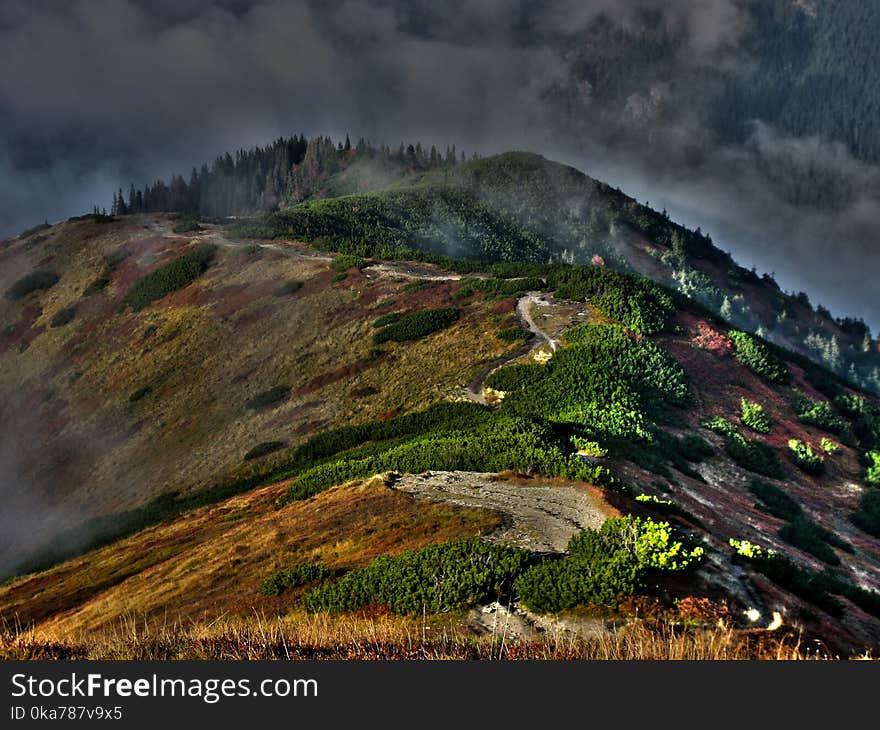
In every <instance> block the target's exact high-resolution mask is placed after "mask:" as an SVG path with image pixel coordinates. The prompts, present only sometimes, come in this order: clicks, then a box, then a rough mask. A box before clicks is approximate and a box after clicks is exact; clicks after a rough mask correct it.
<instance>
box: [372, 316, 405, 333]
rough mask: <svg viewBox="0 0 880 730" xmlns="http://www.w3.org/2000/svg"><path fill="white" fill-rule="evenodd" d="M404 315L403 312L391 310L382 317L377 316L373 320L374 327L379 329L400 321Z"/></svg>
mask: <svg viewBox="0 0 880 730" xmlns="http://www.w3.org/2000/svg"><path fill="white" fill-rule="evenodd" d="M402 316H403V312H389V313H388V314H383V315H382V316H381V317H377V318H376V319H374V320H373V327H374V328H376V329H378V328H379V327H387V326H388V325H390V324H395V323H396V322H399V321H400V318H401V317H402Z"/></svg>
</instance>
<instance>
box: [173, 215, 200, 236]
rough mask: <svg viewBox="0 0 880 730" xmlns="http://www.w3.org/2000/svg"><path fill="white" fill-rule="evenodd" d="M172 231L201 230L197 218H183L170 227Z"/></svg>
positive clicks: (194, 231) (193, 231)
mask: <svg viewBox="0 0 880 730" xmlns="http://www.w3.org/2000/svg"><path fill="white" fill-rule="evenodd" d="M171 230H172V231H173V232H174V233H198V232H199V231H201V230H202V227H201V226H200V225H199V221H198V219H197V218H184V219H183V220H181V221H180V222H179V223H177V224H175V225H174V227H173V228H172V229H171Z"/></svg>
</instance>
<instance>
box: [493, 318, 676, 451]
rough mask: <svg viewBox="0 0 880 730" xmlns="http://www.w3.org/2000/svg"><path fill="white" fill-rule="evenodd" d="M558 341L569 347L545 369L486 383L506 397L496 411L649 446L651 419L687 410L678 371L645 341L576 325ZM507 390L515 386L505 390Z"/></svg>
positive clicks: (502, 373) (504, 373)
mask: <svg viewBox="0 0 880 730" xmlns="http://www.w3.org/2000/svg"><path fill="white" fill-rule="evenodd" d="M566 339H567V341H568V342H569V343H570V344H569V345H568V346H566V347H563V348H560V349H559V350H557V352H556V354H555V355H554V357H553V359H552V360H550V361H549V362H548V363H547V364H546V365H544V366H513V367H516V368H517V369H516V370H510V369H509V368H501V369H500V370H498V371H497V372H496V373H493V374H492V375H491V376H490V377H489V378H488V379H487V380H486V384H487V385H488V386H489V387H492V388H496V389H498V390H504V391H505V392H506V393H507V396H506V397H505V399H504V402H503V404H502V410H503V411H505V412H507V413H510V414H513V415H517V416H520V417H540V418H545V419H548V420H550V421H553V422H556V423H564V424H569V425H571V426H575V427H578V428H580V429H581V430H587V431H590V432H592V433H593V434H594V435H595V436H597V437H599V438H602V439H604V438H605V437H608V436H613V437H621V438H637V439H643V440H647V441H650V440H652V439H653V438H654V434H653V425H652V423H651V419H656V420H663V419H666V418H668V417H669V415H670V413H671V412H672V409H674V408H678V407H683V406H686V405H689V403H690V391H689V388H688V383H687V378H686V376H685V373H684V370H683V369H682V368H681V366H680V365H679V364H678V363H677V362H676V361H675V360H674V359H673V358H672V357H671V356H670V355H668V354H667V353H666V352H665V351H664V350H662V349H661V348H660V347H659V346H657V345H656V344H655V343H653V342H651V341H650V340H648V339H647V338H642V339H640V340H637V339H634V338H632V337H629V336H628V335H627V334H626V332H624V330H623V329H622V328H620V327H617V326H613V325H584V326H581V327H575V328H574V329H572V330H570V331H569V333H568V335H567V337H566ZM528 368H532V369H528ZM527 381H528V382H527ZM514 384H519V385H521V387H516V388H513V389H512V388H511V386H512V385H514Z"/></svg>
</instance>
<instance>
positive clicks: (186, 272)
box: [122, 244, 217, 312]
mask: <svg viewBox="0 0 880 730" xmlns="http://www.w3.org/2000/svg"><path fill="white" fill-rule="evenodd" d="M216 250H217V247H216V246H213V245H211V244H199V245H198V246H196V247H194V248H193V249H191V250H190V251H188V252H187V253H185V254H183V255H182V256H180V257H178V258H176V259H175V260H174V261H171V262H169V263H167V264H165V265H164V266H160V267H159V268H158V269H156V270H155V271H153V272H151V273H149V274H146V275H145V276H142V277H141V278H140V279H138V280H137V281H135V282H134V284H132V286H131V288H130V289H129V290H128V293H127V294H126V295H125V297H124V298H123V300H122V303H123V306H128V307H131V309H132V310H133V311H135V312H139V311H140V310H141V309H144V307H147V306H149V305H150V304H151V303H152V302H154V301H156V300H157V299H161V298H162V297H164V296H166V295H167V294H170V293H171V292H173V291H177V290H178V289H183V288H184V287H185V286H188V285H189V284H191V283H192V282H194V281H195V280H196V279H198V278H199V277H200V276H201V275H202V274H203V273H205V271H207V269H208V267H209V266H210V265H211V261H212V260H213V258H214V254H215V252H216Z"/></svg>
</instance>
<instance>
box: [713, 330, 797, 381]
mask: <svg viewBox="0 0 880 730" xmlns="http://www.w3.org/2000/svg"><path fill="white" fill-rule="evenodd" d="M727 334H728V336H729V337H730V339H731V340H733V343H734V344H735V345H736V351H735V352H734V356H735V357H736V359H737V360H739V361H740V362H741V363H742V364H743V365H745V366H746V367H747V368H748V369H749V370H751V371H752V372H753V373H755V375H757V376H758V377H760V378H762V379H763V380H766V381H767V382H769V383H787V382H789V381H790V380H791V373H790V372H789V370H788V366H787V365H786V364H785V363H784V362H783V361H782V360H780V359H779V358H778V357H776V355H774V354H773V352H771V350H770V348H769V347H768V346H767V345H766V344H765V343H764V342H762V341H761V340H759V339H758V338H757V337H755V336H754V335H750V334H748V333H746V332H740V331H739V330H730V332H728V333H727Z"/></svg>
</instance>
